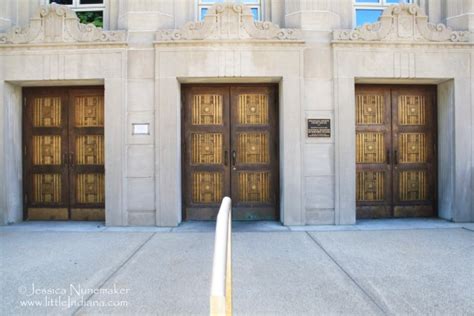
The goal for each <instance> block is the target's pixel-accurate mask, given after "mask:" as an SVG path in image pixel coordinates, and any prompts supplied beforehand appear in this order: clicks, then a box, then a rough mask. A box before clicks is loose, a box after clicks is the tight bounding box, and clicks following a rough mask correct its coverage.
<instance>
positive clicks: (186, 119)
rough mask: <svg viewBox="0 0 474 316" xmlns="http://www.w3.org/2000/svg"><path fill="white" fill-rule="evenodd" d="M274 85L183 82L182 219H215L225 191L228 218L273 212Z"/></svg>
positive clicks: (275, 160)
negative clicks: (229, 211) (229, 205)
mask: <svg viewBox="0 0 474 316" xmlns="http://www.w3.org/2000/svg"><path fill="white" fill-rule="evenodd" d="M275 94H276V89H275V88H274V87H273V86H268V85H249V86H243V85H241V86H236V85H233V86H230V85H213V86H199V85H194V86H183V96H182V98H183V100H184V102H183V111H182V112H183V118H182V122H183V124H182V127H183V129H182V135H183V137H182V141H183V144H182V152H183V155H182V156H183V162H182V163H183V169H182V170H183V204H184V217H185V218H186V219H187V220H210V219H215V217H216V215H217V211H218V208H219V205H220V203H221V201H222V198H223V197H224V196H230V197H231V198H232V200H233V205H232V206H233V218H234V219H241V220H258V219H276V218H278V214H277V210H278V188H279V184H278V143H277V140H278V139H277V121H278V119H277V111H276V103H275V100H276V97H275Z"/></svg>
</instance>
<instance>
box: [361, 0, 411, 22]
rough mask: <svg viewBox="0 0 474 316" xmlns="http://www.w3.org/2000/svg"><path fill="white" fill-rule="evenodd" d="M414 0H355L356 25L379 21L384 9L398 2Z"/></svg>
mask: <svg viewBox="0 0 474 316" xmlns="http://www.w3.org/2000/svg"><path fill="white" fill-rule="evenodd" d="M413 2H414V0H354V18H353V20H354V23H353V24H354V27H358V26H362V25H364V24H366V23H374V22H377V20H378V19H379V17H380V16H381V15H382V13H383V10H384V9H385V8H387V7H388V6H390V5H394V4H398V3H413Z"/></svg>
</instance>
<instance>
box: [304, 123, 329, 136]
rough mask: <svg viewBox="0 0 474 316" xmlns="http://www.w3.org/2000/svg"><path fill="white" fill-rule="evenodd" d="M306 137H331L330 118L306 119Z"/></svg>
mask: <svg viewBox="0 0 474 316" xmlns="http://www.w3.org/2000/svg"><path fill="white" fill-rule="evenodd" d="M307 131H308V137H331V120H330V119H307Z"/></svg>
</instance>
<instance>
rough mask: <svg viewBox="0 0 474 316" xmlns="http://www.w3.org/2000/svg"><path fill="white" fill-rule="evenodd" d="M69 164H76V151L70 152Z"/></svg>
mask: <svg viewBox="0 0 474 316" xmlns="http://www.w3.org/2000/svg"><path fill="white" fill-rule="evenodd" d="M69 164H70V165H74V153H69Z"/></svg>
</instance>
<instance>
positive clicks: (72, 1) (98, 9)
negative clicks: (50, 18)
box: [49, 0, 105, 27]
mask: <svg viewBox="0 0 474 316" xmlns="http://www.w3.org/2000/svg"><path fill="white" fill-rule="evenodd" d="M49 2H50V3H53V2H54V3H57V4H62V5H67V6H69V7H70V8H71V9H73V10H74V11H76V14H77V17H78V18H79V20H80V22H81V23H84V24H88V23H92V24H94V25H95V26H97V27H104V9H105V6H104V0H49Z"/></svg>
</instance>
